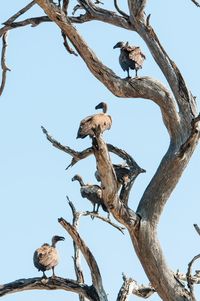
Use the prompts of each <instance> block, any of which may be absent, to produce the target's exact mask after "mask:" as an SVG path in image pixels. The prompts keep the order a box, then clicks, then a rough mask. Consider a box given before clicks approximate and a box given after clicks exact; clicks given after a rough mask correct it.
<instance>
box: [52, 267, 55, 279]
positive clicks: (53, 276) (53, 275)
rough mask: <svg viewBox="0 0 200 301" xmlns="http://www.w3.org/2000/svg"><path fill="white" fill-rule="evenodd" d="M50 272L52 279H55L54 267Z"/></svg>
mask: <svg viewBox="0 0 200 301" xmlns="http://www.w3.org/2000/svg"><path fill="white" fill-rule="evenodd" d="M52 272H53V274H52V278H55V277H56V275H55V271H54V267H52Z"/></svg>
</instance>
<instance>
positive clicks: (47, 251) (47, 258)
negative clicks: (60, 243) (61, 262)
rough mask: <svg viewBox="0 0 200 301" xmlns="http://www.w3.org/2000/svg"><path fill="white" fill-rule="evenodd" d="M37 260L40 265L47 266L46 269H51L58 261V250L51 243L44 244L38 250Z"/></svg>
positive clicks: (36, 253)
mask: <svg viewBox="0 0 200 301" xmlns="http://www.w3.org/2000/svg"><path fill="white" fill-rule="evenodd" d="M35 260H37V262H38V264H39V265H40V266H43V267H45V269H46V270H48V269H51V268H52V267H53V266H55V265H57V263H58V253H57V250H56V249H55V248H53V247H51V246H49V245H43V246H42V247H40V248H38V249H37V250H36V252H35Z"/></svg>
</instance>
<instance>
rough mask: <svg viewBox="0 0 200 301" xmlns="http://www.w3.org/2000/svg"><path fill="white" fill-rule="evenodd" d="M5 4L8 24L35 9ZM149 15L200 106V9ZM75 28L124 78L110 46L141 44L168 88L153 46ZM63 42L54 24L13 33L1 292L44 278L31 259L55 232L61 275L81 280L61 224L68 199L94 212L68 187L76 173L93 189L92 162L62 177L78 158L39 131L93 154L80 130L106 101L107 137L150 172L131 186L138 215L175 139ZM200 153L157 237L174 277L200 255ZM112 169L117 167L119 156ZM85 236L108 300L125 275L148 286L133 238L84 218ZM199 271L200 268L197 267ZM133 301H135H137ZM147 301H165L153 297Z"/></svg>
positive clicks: (47, 296)
mask: <svg viewBox="0 0 200 301" xmlns="http://www.w3.org/2000/svg"><path fill="white" fill-rule="evenodd" d="M1 2H2V3H1V4H0V19H1V23H2V22H3V21H5V20H7V19H8V18H9V17H10V16H11V15H12V14H13V13H15V12H16V11H18V10H19V9H20V8H22V7H23V6H24V5H26V4H27V3H28V1H25V0H21V1H1ZM106 2H109V4H110V3H112V1H106V0H105V3H106ZM120 2H123V1H120ZM121 5H122V3H121ZM122 8H123V9H126V8H125V7H123V6H122ZM147 13H151V23H152V25H153V26H154V29H155V31H156V32H157V34H158V36H159V38H160V41H161V43H162V44H163V46H164V47H165V49H166V51H167V52H168V54H169V55H170V57H171V58H172V59H173V60H174V61H175V62H176V63H177V65H178V66H179V68H180V69H181V71H182V74H183V75H184V77H185V79H186V81H187V83H188V85H189V87H190V89H191V91H192V93H193V94H194V95H196V96H197V101H198V97H199V95H200V85H199V67H200V63H199V53H200V43H199V28H200V17H199V15H200V9H198V8H196V7H195V6H194V5H193V4H192V2H191V1H190V0H185V1H182V0H177V1H172V0H170V1H152V0H151V1H149V2H148V7H147ZM40 14H41V11H40V9H39V8H37V7H34V8H33V9H32V10H31V11H30V12H29V13H28V14H27V16H35V15H40ZM77 28H80V31H81V33H82V34H83V36H84V37H85V39H86V40H87V41H88V44H89V45H90V47H91V48H92V49H94V51H96V53H97V55H98V57H99V58H100V59H102V61H103V62H104V63H105V64H106V65H107V66H108V67H110V68H112V69H113V70H114V72H116V73H117V74H118V75H120V76H122V77H125V73H123V71H122V70H121V68H120V66H119V64H118V55H119V52H118V51H117V50H115V51H114V50H113V49H112V48H113V45H114V44H115V43H116V42H117V41H120V40H122V41H129V42H130V44H135V45H140V46H141V48H142V49H143V51H144V53H145V54H146V57H147V60H146V62H145V64H144V68H143V70H141V71H140V72H139V75H141V76H143V75H144V76H145V75H148V76H152V77H154V78H157V79H159V80H161V81H163V82H164V83H165V84H166V82H165V79H164V78H163V76H162V74H161V72H160V71H159V69H158V67H157V66H156V65H155V63H154V61H153V59H152V57H151V55H150V53H149V51H148V49H147V47H146V46H145V45H144V43H143V41H141V39H140V38H139V37H138V36H137V35H136V34H135V33H134V32H127V31H125V30H122V29H119V28H114V27H112V26H110V25H106V24H102V23H98V22H93V23H88V24H84V25H81V26H78V25H77ZM62 42H63V41H62V37H61V35H60V31H59V29H58V28H57V27H56V26H55V25H54V24H50V23H48V24H42V25H40V26H38V27H35V28H32V27H25V28H20V29H16V30H12V31H11V32H10V34H9V40H8V43H9V46H8V53H7V64H8V66H9V68H11V69H12V72H10V73H8V77H7V83H6V88H5V91H4V94H3V96H2V97H1V99H0V135H1V149H0V154H1V155H0V162H1V170H0V183H1V186H0V199H1V207H0V208H1V209H0V237H1V249H0V266H1V272H0V284H3V283H7V282H10V281H13V280H16V279H20V278H29V277H36V276H39V275H40V273H38V272H37V270H36V269H35V267H34V266H33V263H32V255H33V251H34V250H35V249H36V248H37V247H38V246H40V245H41V244H42V243H44V242H49V241H50V239H51V237H52V235H54V234H58V235H63V236H65V237H66V240H65V242H61V243H60V244H59V245H58V248H59V251H60V264H59V266H58V267H57V268H56V273H57V274H58V275H60V276H62V277H66V278H72V279H75V276H74V271H73V262H72V255H73V250H72V241H71V239H70V238H69V236H68V234H67V233H66V232H65V231H64V230H63V229H62V228H61V226H60V225H59V224H58V223H57V218H58V217H60V216H63V217H64V218H66V219H67V220H69V221H70V220H71V212H70V209H69V207H68V205H67V202H66V195H68V196H69V198H70V199H71V200H72V201H73V202H74V204H75V206H76V208H77V209H80V210H91V209H92V206H91V205H90V203H89V202H87V200H85V199H82V198H81V197H80V193H79V187H78V183H74V182H71V178H72V177H73V176H74V175H75V174H76V173H79V174H81V175H82V176H83V179H84V181H85V182H91V183H94V182H95V179H94V170H95V161H94V159H93V158H88V159H86V160H85V161H83V162H79V163H78V164H77V165H76V166H74V167H73V168H71V169H69V170H68V171H65V167H66V166H67V165H68V164H69V163H70V160H71V157H69V156H68V155H67V154H65V153H63V152H61V151H58V150H57V149H55V148H54V147H52V146H51V145H50V143H49V142H48V141H47V140H46V138H45V137H44V135H43V134H42V131H41V128H40V126H41V125H43V126H44V127H46V128H47V129H48V131H49V133H50V134H52V135H53V136H54V138H56V139H57V140H59V141H60V142H61V143H63V144H65V145H69V146H71V147H72V148H74V149H76V150H83V149H84V148H86V147H88V146H90V140H89V139H87V138H86V139H85V140H76V139H75V137H76V133H77V129H78V126H79V122H80V120H81V119H82V118H83V117H85V116H87V115H89V114H93V113H94V107H95V105H96V104H98V103H99V102H100V101H106V102H107V103H108V105H109V113H110V114H111V115H112V118H113V126H112V129H111V130H110V131H109V132H107V133H106V134H105V139H106V141H108V142H109V143H112V144H113V145H116V146H118V147H120V148H123V149H125V150H126V151H128V152H129V153H130V154H131V155H132V156H133V158H134V159H135V160H136V161H137V162H138V164H139V165H140V166H141V167H143V168H145V169H146V170H147V173H146V174H141V175H140V176H139V177H138V179H137V180H136V182H135V184H134V187H133V191H132V194H131V198H130V203H129V204H130V207H131V208H133V209H135V208H136V207H137V204H138V201H139V199H140V198H141V196H142V193H143V191H144V189H145V187H146V186H147V185H148V183H149V181H150V179H151V177H152V176H153V174H154V173H155V170H156V169H157V167H158V164H159V162H160V160H161V158H162V156H163V155H164V153H165V152H166V150H167V147H168V143H169V138H168V134H167V132H166V129H165V128H164V126H163V124H162V120H161V114H160V111H159V108H158V107H157V106H156V105H155V104H154V103H152V102H151V101H148V100H142V99H119V98H116V97H114V96H113V95H112V94H111V93H110V92H109V91H108V90H107V89H106V88H105V87H104V86H103V85H102V84H101V83H100V82H98V81H97V80H96V79H95V78H94V77H93V76H92V75H91V74H90V72H89V71H88V69H87V67H86V66H85V64H84V62H83V61H82V60H81V58H79V57H75V56H72V55H69V54H68V53H67V52H66V50H65V49H64V47H63V45H62ZM198 102H199V101H198ZM199 155H200V149H199V147H198V148H197V150H196V152H195V153H194V155H193V157H192V160H191V162H190V164H189V166H188V168H187V170H185V172H184V175H183V177H182V179H181V180H180V182H179V184H178V185H177V187H176V189H175V191H174V192H173V194H172V195H171V197H170V200H169V202H168V203H167V206H166V208H165V211H164V213H163V215H162V218H161V221H160V225H159V233H158V235H159V238H160V240H161V244H162V246H163V250H164V253H165V256H166V258H167V261H168V263H169V265H170V267H171V268H172V269H173V270H176V269H180V271H182V272H186V270H187V264H188V262H189V261H190V260H191V259H192V258H193V257H194V256H195V255H197V254H198V253H200V237H198V235H197V233H196V232H195V230H194V228H193V223H197V224H199V225H200V214H199V212H200V203H199V201H200V200H199V167H200V162H199ZM115 162H119V160H117V158H116V157H115ZM120 162H121V161H120ZM102 214H103V212H102ZM80 232H81V235H82V237H83V238H84V239H85V241H86V243H87V244H88V246H89V247H90V248H91V251H92V252H93V254H94V255H95V256H96V259H97V261H98V263H99V266H100V270H101V273H102V276H103V278H104V285H105V290H106V292H107V293H108V295H109V300H115V299H116V296H117V293H118V290H119V288H120V286H121V284H122V277H121V275H122V272H124V273H126V274H127V275H128V276H130V277H133V278H134V279H135V280H137V281H138V282H139V283H144V284H147V283H148V280H147V279H146V277H145V274H144V272H143V270H142V267H141V265H140V263H139V261H138V260H137V258H136V256H135V254H134V250H133V248H132V245H131V242H130V240H129V237H128V234H127V233H126V234H125V235H124V236H123V235H122V234H121V233H120V232H118V231H117V230H115V229H113V228H111V227H110V226H109V225H107V224H104V223H102V222H99V221H98V220H96V219H94V220H91V219H90V218H82V220H81V228H80ZM83 267H84V268H85V270H86V273H85V277H86V282H87V283H88V284H90V283H91V280H90V276H89V274H88V268H87V266H86V265H85V263H84V261H83ZM195 269H200V264H199V263H197V264H196V266H195ZM48 275H50V273H49V274H48ZM4 298H5V300H7V301H24V300H26V301H35V300H36V299H37V300H41V301H42V300H44V301H47V300H48V301H51V300H55V299H56V300H57V301H63V300H77V296H76V295H74V294H71V293H66V292H62V291H61V292H59V291H55V292H52V291H41V292H40V291H33V292H30V291H28V292H23V293H18V294H14V295H7V296H6V297H4ZM199 298H200V290H199V289H197V299H199ZM130 300H137V298H136V297H135V296H132V297H131V298H130ZM138 300H140V299H138ZM150 300H153V301H157V300H160V299H159V297H158V296H157V295H156V294H155V295H153V296H152V297H151V298H150Z"/></svg>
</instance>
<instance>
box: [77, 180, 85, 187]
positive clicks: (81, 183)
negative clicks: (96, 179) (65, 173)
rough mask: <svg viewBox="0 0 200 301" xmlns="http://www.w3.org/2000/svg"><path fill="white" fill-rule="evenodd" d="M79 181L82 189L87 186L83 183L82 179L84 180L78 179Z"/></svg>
mask: <svg viewBox="0 0 200 301" xmlns="http://www.w3.org/2000/svg"><path fill="white" fill-rule="evenodd" d="M78 181H79V183H80V185H81V187H82V186H85V184H84V182H83V179H82V178H78Z"/></svg>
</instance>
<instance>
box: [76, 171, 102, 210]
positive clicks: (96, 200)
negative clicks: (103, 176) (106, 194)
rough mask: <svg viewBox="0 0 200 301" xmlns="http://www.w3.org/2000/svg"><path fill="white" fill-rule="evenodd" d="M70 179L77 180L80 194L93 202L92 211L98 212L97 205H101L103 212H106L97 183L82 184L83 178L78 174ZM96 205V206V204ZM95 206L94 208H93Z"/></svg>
mask: <svg viewBox="0 0 200 301" xmlns="http://www.w3.org/2000/svg"><path fill="white" fill-rule="evenodd" d="M72 181H78V182H79V184H80V186H81V188H80V192H81V196H82V197H83V198H87V199H88V200H89V201H90V202H91V203H92V204H93V212H95V213H98V210H99V207H100V206H101V207H102V209H103V210H104V211H105V212H108V209H107V207H106V206H105V204H104V202H103V199H102V190H101V187H100V186H99V185H92V184H84V182H83V179H82V177H81V176H80V175H75V176H74V177H73V178H72ZM96 205H97V206H96ZM95 207H97V208H96V210H95Z"/></svg>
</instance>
